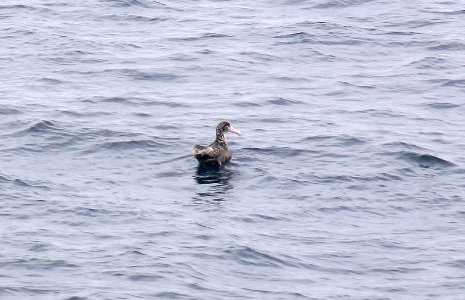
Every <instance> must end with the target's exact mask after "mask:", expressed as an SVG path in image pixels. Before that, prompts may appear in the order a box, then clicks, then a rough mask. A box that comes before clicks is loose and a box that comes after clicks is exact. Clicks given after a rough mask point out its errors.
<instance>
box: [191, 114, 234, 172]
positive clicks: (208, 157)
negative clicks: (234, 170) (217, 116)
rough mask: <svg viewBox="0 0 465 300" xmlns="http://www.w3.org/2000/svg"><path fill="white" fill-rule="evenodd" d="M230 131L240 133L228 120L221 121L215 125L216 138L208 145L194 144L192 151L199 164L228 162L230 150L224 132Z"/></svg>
mask: <svg viewBox="0 0 465 300" xmlns="http://www.w3.org/2000/svg"><path fill="white" fill-rule="evenodd" d="M226 132H232V133H234V134H237V135H241V132H240V131H239V130H237V129H236V128H234V127H232V126H231V124H229V122H226V121H223V122H221V123H219V124H218V126H216V139H215V141H214V142H213V143H211V144H210V145H208V146H200V145H195V146H194V149H193V150H192V153H193V154H194V156H195V158H197V160H198V161H199V163H201V164H218V165H222V164H223V163H225V162H228V161H229V160H230V159H231V157H232V154H231V151H230V150H229V148H228V142H227V141H226V137H225V136H224V134H225V133H226Z"/></svg>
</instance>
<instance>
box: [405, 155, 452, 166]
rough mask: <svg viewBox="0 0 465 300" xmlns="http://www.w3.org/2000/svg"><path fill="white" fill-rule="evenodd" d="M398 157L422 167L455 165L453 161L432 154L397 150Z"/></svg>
mask: <svg viewBox="0 0 465 300" xmlns="http://www.w3.org/2000/svg"><path fill="white" fill-rule="evenodd" d="M396 155H398V156H399V157H400V158H402V159H404V160H406V161H409V162H413V163H416V164H418V165H419V166H420V167H422V168H437V167H452V166H456V164H454V163H453V162H450V161H448V160H445V159H443V158H440V157H438V156H435V155H432V154H427V153H426V154H425V153H417V152H409V151H401V152H397V153H396Z"/></svg>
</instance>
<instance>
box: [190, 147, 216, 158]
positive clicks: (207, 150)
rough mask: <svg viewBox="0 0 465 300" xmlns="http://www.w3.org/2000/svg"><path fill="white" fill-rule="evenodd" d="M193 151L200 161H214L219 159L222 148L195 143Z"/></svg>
mask: <svg viewBox="0 0 465 300" xmlns="http://www.w3.org/2000/svg"><path fill="white" fill-rule="evenodd" d="M192 153H193V154H194V156H195V158H197V160H198V161H199V162H212V161H217V160H218V157H219V156H220V154H221V151H220V149H218V148H217V147H213V146H212V145H210V146H207V147H205V146H200V145H195V146H194V149H192Z"/></svg>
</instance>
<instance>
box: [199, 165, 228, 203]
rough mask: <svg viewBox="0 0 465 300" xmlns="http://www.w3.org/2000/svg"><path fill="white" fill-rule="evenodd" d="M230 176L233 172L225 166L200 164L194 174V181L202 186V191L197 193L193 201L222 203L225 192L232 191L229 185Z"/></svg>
mask: <svg viewBox="0 0 465 300" xmlns="http://www.w3.org/2000/svg"><path fill="white" fill-rule="evenodd" d="M232 175H233V172H232V171H231V170H230V169H228V168H226V167H225V166H220V165H205V164H200V165H199V166H198V167H197V170H196V173H195V181H196V182H197V183H198V184H200V185H203V188H202V189H203V190H204V191H202V192H198V193H197V196H196V197H194V200H195V201H196V202H197V201H202V202H204V201H211V200H213V201H215V202H218V201H224V198H225V196H226V195H227V192H228V191H229V190H231V189H232V185H231V183H230V180H231V177H232ZM205 189H207V190H206V191H205Z"/></svg>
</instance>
